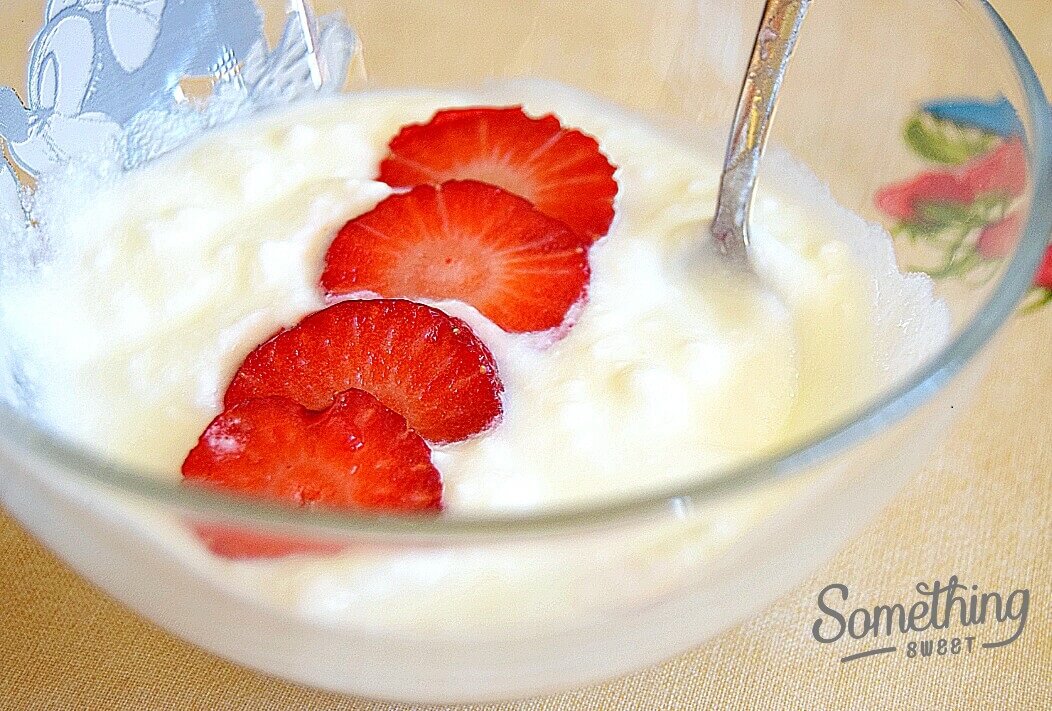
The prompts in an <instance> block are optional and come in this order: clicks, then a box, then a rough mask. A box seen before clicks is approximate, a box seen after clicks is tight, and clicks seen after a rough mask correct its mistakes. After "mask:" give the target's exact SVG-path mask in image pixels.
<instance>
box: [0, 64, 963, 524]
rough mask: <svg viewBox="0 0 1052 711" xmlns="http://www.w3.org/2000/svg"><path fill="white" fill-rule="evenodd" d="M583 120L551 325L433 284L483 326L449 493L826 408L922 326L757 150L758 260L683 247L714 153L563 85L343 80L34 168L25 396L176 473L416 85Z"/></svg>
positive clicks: (577, 483)
mask: <svg viewBox="0 0 1052 711" xmlns="http://www.w3.org/2000/svg"><path fill="white" fill-rule="evenodd" d="M518 103H521V104H523V105H524V106H525V107H526V110H527V111H528V112H531V113H534V114H542V113H547V112H554V113H555V114H556V115H558V116H559V117H560V118H561V120H562V121H563V123H564V125H567V126H571V127H577V128H580V129H581V130H584V131H585V132H587V133H589V134H591V135H593V136H595V137H596V138H597V139H598V140H599V142H600V145H601V148H602V150H603V152H604V153H605V154H606V155H607V156H608V157H609V158H610V160H611V162H612V163H614V165H616V166H617V167H618V171H617V174H616V176H615V177H616V179H617V182H618V184H619V187H620V193H619V196H618V200H617V206H616V207H617V217H616V219H615V222H614V224H613V227H612V229H611V231H610V233H609V235H608V236H607V237H606V238H604V239H603V240H602V241H600V242H599V243H598V244H597V245H596V246H595V247H594V249H593V250H592V253H591V263H592V269H593V274H592V282H591V286H590V290H589V298H588V302H587V304H585V305H584V306H583V308H581V309H580V311H579V313H578V314H577V321H576V324H575V325H574V327H573V328H572V329H571V330H570V331H569V333H567V334H566V336H565V337H564V338H562V339H561V340H558V341H557V342H555V343H551V342H550V339H546V338H544V337H538V336H536V335H510V334H506V333H504V332H502V331H500V329H498V328H497V327H495V326H494V325H493V324H491V323H489V322H488V321H486V320H485V319H484V318H483V317H481V316H480V315H479V314H478V313H477V312H475V311H474V310H473V309H471V308H469V307H467V306H465V305H463V304H459V303H440V304H438V305H439V306H440V307H441V308H443V309H444V310H446V311H448V312H450V313H453V314H455V315H459V316H461V317H463V318H465V319H466V320H467V321H468V322H469V323H470V324H471V325H472V326H473V328H474V329H475V331H476V333H477V334H478V335H479V336H480V337H481V338H482V339H483V340H484V341H485V342H486V343H487V344H488V345H489V346H490V348H491V349H492V351H493V353H494V356H495V358H496V360H497V364H498V368H499V372H500V376H501V378H502V380H503V382H504V385H505V400H504V404H505V413H504V417H503V419H502V421H501V422H500V423H499V424H498V425H497V426H496V427H495V428H493V429H492V430H490V431H488V432H486V433H484V435H482V436H480V437H477V438H475V439H472V440H469V441H467V442H463V443H458V444H455V445H451V446H447V447H444V448H442V449H440V450H438V451H436V452H435V453H434V457H433V458H434V462H435V464H436V466H437V467H438V468H439V469H440V471H441V472H442V474H443V479H444V482H445V500H446V502H447V505H448V508H449V510H450V511H451V512H452V513H456V512H458V511H471V512H484V511H487V510H508V509H532V508H538V507H545V506H552V505H558V504H565V503H572V502H580V501H583V500H596V499H600V498H604V497H614V496H619V495H624V494H626V493H630V492H633V491H638V490H641V489H648V488H659V487H662V486H665V485H670V484H672V483H675V482H676V481H678V480H683V479H685V478H688V477H693V476H696V475H697V474H698V473H699V472H704V471H712V470H714V469H716V468H718V467H721V466H723V465H727V464H729V463H732V462H735V461H739V460H742V459H744V458H748V457H752V456H756V455H758V454H761V453H763V452H765V451H770V450H773V449H775V448H778V447H780V446H784V445H786V444H788V443H791V442H792V441H794V440H797V439H799V438H800V437H803V436H805V435H806V434H808V433H810V432H813V431H814V430H815V429H817V428H819V427H821V426H822V425H825V424H831V423H832V422H833V421H834V420H836V419H838V418H840V417H843V416H845V415H847V414H849V413H850V412H851V411H852V410H854V409H856V408H857V407H858V406H860V405H861V404H862V403H863V402H864V401H865V400H866V399H867V398H869V397H871V396H872V395H874V394H875V392H876V391H877V389H878V387H884V386H887V385H888V384H889V383H890V382H891V381H894V380H895V379H897V378H900V377H902V376H904V375H905V374H906V373H907V372H908V371H909V370H910V369H912V368H913V367H915V366H916V365H918V364H919V363H920V362H921V361H922V360H924V359H925V358H926V357H927V356H928V355H930V354H931V353H932V352H933V351H934V349H935V348H936V347H937V346H938V345H939V344H940V343H941V341H942V339H943V338H944V337H945V334H946V332H947V329H948V326H947V317H946V313H945V311H944V309H943V308H942V307H941V306H940V305H939V304H937V303H936V302H935V301H934V300H933V299H932V297H931V292H930V285H929V283H928V282H927V281H926V279H925V278H923V277H919V276H916V275H912V276H905V275H902V274H900V273H899V272H898V271H897V269H896V267H895V264H894V259H893V254H892V252H891V248H890V238H889V236H888V235H887V234H886V233H884V232H883V231H881V230H880V229H879V228H875V227H871V226H867V225H866V224H865V223H864V222H862V220H860V219H859V218H857V217H855V216H854V215H852V214H851V213H849V212H847V211H845V210H844V209H843V208H840V207H839V206H837V205H836V204H835V203H834V201H833V200H832V199H831V198H830V196H829V195H828V192H827V191H825V190H824V188H822V187H821V186H820V185H819V184H818V182H817V181H816V180H815V179H814V178H813V177H812V176H811V175H810V174H809V173H807V171H806V170H805V169H803V168H801V167H799V166H797V165H794V164H793V163H792V162H791V161H789V160H788V159H786V158H785V157H783V156H779V155H777V154H775V155H774V156H772V158H771V159H770V167H769V169H768V171H767V180H766V182H765V186H764V187H763V188H762V189H761V193H760V196H759V198H758V201H757V206H756V210H755V213H754V223H753V227H752V233H753V238H754V245H753V251H752V255H753V258H754V262H755V264H756V268H757V271H758V272H759V274H760V277H761V279H760V280H758V281H756V282H752V281H747V280H742V279H740V278H737V277H733V276H727V275H721V274H720V272H719V270H718V269H714V268H713V265H712V264H707V263H706V257H705V256H704V255H705V254H706V252H705V251H704V250H701V249H699V248H698V244H699V241H701V240H705V239H708V236H707V224H708V220H709V219H710V218H711V215H712V212H713V208H714V203H715V194H716V188H717V179H718V169H719V161H718V154H717V153H714V152H707V151H705V150H703V149H701V148H699V147H698V146H697V145H696V144H693V143H691V142H689V141H686V140H683V139H680V138H677V137H674V136H672V135H671V134H669V133H668V132H663V131H661V130H658V129H656V128H654V127H652V126H650V125H648V124H647V123H646V122H644V121H642V120H640V119H639V118H637V117H634V116H630V115H627V114H625V113H623V112H621V111H619V110H617V109H615V108H614V107H611V106H609V105H606V104H602V103H600V102H599V101H597V100H595V99H593V98H590V97H588V96H586V95H583V94H581V93H578V92H575V91H573V90H570V89H568V88H565V87H561V86H558V85H553V84H549V83H540V82H533V81H529V82H511V83H501V84H494V85H490V86H487V87H484V88H481V89H478V90H472V91H426V90H415V91H387V92H382V93H360V94H355V95H352V96H348V97H344V98H340V99H339V100H334V101H330V102H328V103H324V104H317V105H312V106H309V107H303V108H299V109H296V110H295V111H292V112H290V113H286V114H283V115H280V116H275V117H272V118H267V119H262V120H256V121H253V122H251V123H245V124H241V125H237V126H234V127H230V128H228V129H225V130H223V131H221V132H218V133H215V134H212V135H210V136H208V137H207V138H205V139H203V140H201V141H200V142H197V143H195V144H194V145H192V146H190V147H188V148H186V149H184V150H182V151H180V152H179V153H177V154H175V155H172V156H170V157H168V158H166V159H164V160H162V161H160V162H157V163H155V164H153V165H151V166H149V167H147V168H145V169H140V170H138V171H135V172H133V173H131V174H128V175H125V176H122V177H120V178H118V179H115V180H111V181H105V183H104V184H103V185H101V186H100V185H95V184H91V185H86V184H80V185H79V186H77V187H76V188H73V187H71V186H72V185H73V183H71V181H70V180H69V179H66V180H64V181H62V182H61V183H56V184H53V185H45V186H43V188H42V189H41V198H40V204H41V205H42V206H45V209H44V211H43V213H42V215H41V216H42V217H43V220H44V221H43V223H42V224H41V227H40V234H42V235H44V236H45V237H46V246H47V253H46V256H45V258H44V259H43V260H41V263H40V264H38V265H37V266H36V267H35V268H33V269H31V270H27V271H24V272H21V273H19V274H12V275H9V278H8V279H7V283H6V284H5V286H4V288H3V289H2V291H0V316H2V323H3V331H4V334H5V340H6V341H7V342H8V344H9V347H10V348H11V350H12V352H13V353H14V359H15V360H16V361H17V362H18V363H19V365H20V375H19V382H20V383H21V387H22V390H23V391H24V392H25V395H24V399H25V400H26V405H27V406H29V407H31V408H32V409H33V410H34V412H35V414H36V416H37V417H39V418H40V419H41V420H42V421H44V422H46V423H47V424H48V425H49V426H51V427H53V428H55V429H56V430H58V431H59V432H61V433H63V434H65V435H66V436H68V437H71V438H73V439H74V440H76V441H78V442H80V443H82V444H84V445H86V446H88V447H91V448H93V449H96V450H98V451H101V452H103V453H105V454H107V455H110V456H112V457H115V458H117V459H120V460H122V461H125V462H127V463H130V464H133V465H138V466H141V467H144V468H147V469H149V470H151V471H155V472H157V473H158V475H159V476H170V477H173V478H176V477H178V470H179V466H180V464H181V462H182V459H183V457H184V456H185V455H186V453H187V451H189V449H190V448H191V447H192V446H193V445H194V443H195V442H196V439H197V437H198V435H199V434H200V432H201V431H202V429H203V428H204V427H205V425H207V423H208V422H209V421H210V420H211V419H212V418H213V417H214V416H215V415H216V414H217V413H218V412H219V411H220V401H221V397H222V393H223V391H224V390H225V388H226V385H227V383H228V382H229V379H230V377H231V375H232V374H233V372H234V371H235V369H236V368H237V366H238V365H239V364H240V362H241V360H242V359H243V358H244V356H245V355H246V354H247V353H248V352H249V351H251V350H252V349H253V348H254V347H255V346H256V345H258V344H259V343H260V342H262V341H263V340H265V339H266V338H268V337H269V336H270V335H271V334H273V333H274V332H275V331H277V330H278V329H280V328H282V327H286V326H290V325H292V324H294V323H296V322H297V321H298V320H299V319H300V318H301V317H302V316H304V315H306V314H307V313H310V312H312V311H315V310H317V309H319V308H322V307H323V306H324V301H323V295H322V292H321V290H320V288H319V286H318V278H319V275H320V271H321V263H322V257H323V255H324V253H325V250H326V249H327V247H328V245H329V243H330V241H331V240H332V238H333V236H334V234H335V232H336V230H337V229H338V228H339V227H340V226H341V225H342V224H343V223H344V222H345V221H347V220H348V219H350V218H353V217H355V216H356V215H359V214H361V213H363V212H364V211H367V210H368V209H370V208H372V207H373V206H374V205H375V204H376V203H377V202H378V201H380V200H381V199H383V198H384V197H385V196H387V195H388V194H389V193H390V188H389V187H388V186H386V185H384V184H382V183H379V182H376V181H375V180H374V177H375V176H376V175H377V173H378V164H379V161H380V160H381V159H382V157H383V156H384V154H385V152H386V144H387V142H388V141H389V140H390V138H391V137H392V136H393V135H394V134H395V133H396V132H397V131H398V129H399V127H400V126H402V125H403V124H406V123H410V122H419V121H426V120H427V119H428V118H429V117H430V116H431V115H432V114H433V113H434V112H435V111H436V110H437V109H440V108H444V107H450V106H458V105H477V104H501V105H509V104H518Z"/></svg>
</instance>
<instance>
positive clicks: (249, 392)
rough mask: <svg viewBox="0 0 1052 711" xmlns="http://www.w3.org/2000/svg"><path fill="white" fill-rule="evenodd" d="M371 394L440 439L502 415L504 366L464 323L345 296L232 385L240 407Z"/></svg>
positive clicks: (268, 348) (258, 355)
mask: <svg viewBox="0 0 1052 711" xmlns="http://www.w3.org/2000/svg"><path fill="white" fill-rule="evenodd" d="M349 388H357V389H359V390H365V391H366V392H368V393H371V394H372V395H373V396H375V397H376V398H377V399H378V400H380V402H382V403H383V404H384V405H386V406H387V407H389V408H391V409H392V410H394V411H395V412H397V413H399V414H401V415H402V416H403V417H405V418H406V420H408V422H409V425H410V426H411V427H412V428H413V429H414V430H416V431H417V432H419V433H420V434H421V435H422V436H423V437H425V438H426V439H429V440H431V441H432V442H455V441H459V440H462V439H466V438H467V437H470V436H471V435H474V434H476V433H478V432H481V431H482V430H484V429H486V428H487V427H489V426H490V425H491V424H492V423H493V422H494V421H495V420H496V419H497V418H498V417H499V416H500V414H501V409H502V408H501V400H500V393H501V392H502V391H503V386H502V385H501V382H500V379H499V378H498V377H497V367H496V365H495V364H494V362H493V356H492V355H491V354H490V352H489V350H488V349H487V348H486V346H485V345H484V344H483V343H482V341H480V340H479V339H478V338H476V337H475V334H473V333H472V332H471V329H470V328H468V325H467V324H466V323H464V322H463V321H461V320H460V319H457V318H453V317H451V316H447V315H446V314H444V313H442V312H441V311H439V310H438V309H434V308H431V307H430V306H425V305H423V304H416V303H413V302H411V301H402V300H397V299H372V300H365V301H344V302H341V303H339V304H335V305H334V306H330V307H329V308H327V309H324V310H322V311H319V312H317V313H315V314H311V315H310V316H307V317H306V318H305V319H303V321H301V322H300V323H299V324H298V325H296V326H295V327H293V328H291V329H289V330H287V331H284V332H282V333H279V334H278V335H277V336H275V337H273V338H272V339H270V340H269V341H267V342H266V343H264V344H263V345H261V346H259V347H258V348H256V350H254V351H253V352H252V353H250V354H249V356H248V357H247V358H246V359H245V362H244V363H242V365H241V368H240V369H239V370H238V371H237V373H236V374H235V375H234V379H233V382H231V383H230V387H229V388H227V391H226V396H225V398H224V402H225V404H226V407H228V408H229V407H232V406H234V405H236V404H237V403H239V402H243V401H245V400H248V399H250V398H257V397H265V396H268V395H279V396H284V397H288V398H291V399H293V400H295V401H297V402H299V403H300V404H302V405H303V406H305V407H307V408H309V409H311V410H321V409H323V408H325V407H327V406H328V405H329V403H331V402H332V398H333V396H334V395H335V394H336V393H339V392H342V391H344V390H347V389H349Z"/></svg>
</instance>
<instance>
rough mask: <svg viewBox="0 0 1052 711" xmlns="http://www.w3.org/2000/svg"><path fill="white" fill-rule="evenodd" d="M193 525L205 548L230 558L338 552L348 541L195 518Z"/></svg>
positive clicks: (244, 558) (342, 549)
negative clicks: (285, 533)
mask: <svg viewBox="0 0 1052 711" xmlns="http://www.w3.org/2000/svg"><path fill="white" fill-rule="evenodd" d="M190 527H191V528H192V529H193V531H194V534H195V535H196V536H197V538H198V539H199V540H200V541H201V543H203V544H204V546H205V548H207V549H208V550H209V551H211V552H212V553H214V554H215V555H217V556H221V557H223V558H229V559H230V560H251V559H254V558H283V557H285V556H290V555H315V556H321V555H335V554H336V553H341V552H343V551H344V550H346V549H347V545H346V544H343V543H337V542H335V541H322V540H314V539H310V538H304V537H302V536H291V535H280V534H276V533H262V532H259V531H254V530H251V529H249V528H245V527H243V526H236V525H233V524H224V523H204V522H195V523H192V524H191V525H190Z"/></svg>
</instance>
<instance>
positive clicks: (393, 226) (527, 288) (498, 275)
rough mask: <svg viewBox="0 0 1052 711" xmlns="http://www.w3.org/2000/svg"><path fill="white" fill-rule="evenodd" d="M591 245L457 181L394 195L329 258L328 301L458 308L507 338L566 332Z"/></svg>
mask: <svg viewBox="0 0 1052 711" xmlns="http://www.w3.org/2000/svg"><path fill="white" fill-rule="evenodd" d="M589 275H590V270H589V267H588V249H587V242H585V241H583V240H582V238H581V237H579V236H578V235H577V234H576V233H575V232H573V231H572V230H571V229H570V228H568V227H567V226H566V225H564V224H563V223H562V222H559V221H558V220H554V219H552V218H550V217H547V216H546V215H544V214H543V213H541V212H538V211H537V210H535V209H534V208H533V207H532V206H531V205H530V204H529V203H528V202H527V201H526V200H524V199H523V198H520V197H517V196H515V195H512V194H511V193H509V192H506V191H504V190H502V189H500V188H498V187H495V186H493V185H487V184H484V183H479V182H475V181H453V182H449V183H445V184H444V185H441V186H439V187H432V186H430V185H420V186H417V187H415V188H413V189H412V190H411V191H409V192H408V193H405V194H401V195H392V196H391V197H389V198H387V199H386V200H384V201H383V202H381V203H380V204H379V205H377V206H376V208H375V209H374V210H372V211H371V212H368V213H366V214H364V215H362V216H361V217H359V218H357V219H354V220H351V221H350V222H348V223H347V225H346V226H345V227H344V228H343V229H342V230H341V231H340V234H339V235H338V236H337V237H336V239H335V240H334V241H333V243H332V246H331V247H330V248H329V252H328V254H327V255H326V256H325V271H324V272H323V273H322V277H321V283H322V286H323V287H324V288H325V290H326V291H327V292H328V293H329V294H350V293H354V292H360V291H370V292H373V293H376V294H379V295H380V296H389V297H406V298H410V299H419V298H426V299H436V300H438V299H458V300H460V301H463V302H465V303H468V304H471V305H472V306H474V307H475V308H476V309H478V310H479V311H480V312H481V313H482V314H484V315H485V316H486V317H487V318H489V319H490V320H491V321H493V322H494V323H495V324H497V325H498V326H500V327H501V328H503V329H504V330H505V331H512V332H521V331H543V330H546V329H549V328H554V327H556V326H558V325H560V324H561V323H562V322H563V320H564V319H565V318H566V313H567V311H569V310H570V307H572V306H573V305H574V304H576V303H577V302H579V301H580V300H581V299H582V298H583V297H584V294H585V287H586V286H587V284H588V278H589Z"/></svg>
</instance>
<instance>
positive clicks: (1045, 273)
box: [1034, 244, 1052, 290]
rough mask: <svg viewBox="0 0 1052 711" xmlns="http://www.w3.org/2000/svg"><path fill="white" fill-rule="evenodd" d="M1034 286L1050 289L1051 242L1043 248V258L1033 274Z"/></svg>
mask: <svg viewBox="0 0 1052 711" xmlns="http://www.w3.org/2000/svg"><path fill="white" fill-rule="evenodd" d="M1034 286H1036V287H1039V288H1042V289H1050V290H1052V244H1050V245H1049V246H1048V249H1046V250H1045V258H1044V259H1043V260H1041V265H1040V266H1039V267H1038V268H1037V274H1035V275H1034Z"/></svg>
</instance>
